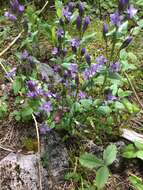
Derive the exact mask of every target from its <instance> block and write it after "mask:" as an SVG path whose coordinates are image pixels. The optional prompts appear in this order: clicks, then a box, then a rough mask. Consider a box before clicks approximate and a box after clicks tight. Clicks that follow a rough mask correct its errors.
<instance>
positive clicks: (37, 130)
mask: <svg viewBox="0 0 143 190" xmlns="http://www.w3.org/2000/svg"><path fill="white" fill-rule="evenodd" d="M32 117H33V120H34V122H35V127H36V134H37V143H38V157H39V162H38V165H39V185H40V190H42V178H41V162H40V154H41V149H40V135H39V129H38V128H39V127H38V123H37V121H36V118H35V116H34V114H32Z"/></svg>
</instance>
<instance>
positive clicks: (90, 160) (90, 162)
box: [79, 153, 103, 169]
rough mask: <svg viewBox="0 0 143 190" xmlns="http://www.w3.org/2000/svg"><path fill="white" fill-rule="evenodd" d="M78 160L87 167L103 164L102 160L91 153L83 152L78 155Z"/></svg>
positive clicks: (91, 167)
mask: <svg viewBox="0 0 143 190" xmlns="http://www.w3.org/2000/svg"><path fill="white" fill-rule="evenodd" d="M79 162H80V164H81V165H82V166H84V167H87V168H89V169H93V168H97V167H100V166H102V165H103V161H102V160H100V159H98V158H97V157H96V156H94V155H93V154H89V153H85V154H83V155H81V156H80V158H79Z"/></svg>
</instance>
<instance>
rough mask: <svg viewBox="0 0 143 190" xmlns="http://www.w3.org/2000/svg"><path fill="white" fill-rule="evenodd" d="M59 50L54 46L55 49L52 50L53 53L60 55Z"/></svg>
mask: <svg viewBox="0 0 143 190" xmlns="http://www.w3.org/2000/svg"><path fill="white" fill-rule="evenodd" d="M58 53H59V50H58V48H56V47H54V49H53V50H52V55H58Z"/></svg>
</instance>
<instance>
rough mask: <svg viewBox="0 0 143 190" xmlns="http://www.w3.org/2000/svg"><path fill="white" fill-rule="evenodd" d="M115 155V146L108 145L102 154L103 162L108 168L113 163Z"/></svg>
mask: <svg viewBox="0 0 143 190" xmlns="http://www.w3.org/2000/svg"><path fill="white" fill-rule="evenodd" d="M116 155H117V147H116V146H115V145H109V146H107V148H106V149H105V150H104V152H103V160H104V162H105V164H106V165H107V166H108V165H110V164H112V163H113V162H114V160H115V159H116Z"/></svg>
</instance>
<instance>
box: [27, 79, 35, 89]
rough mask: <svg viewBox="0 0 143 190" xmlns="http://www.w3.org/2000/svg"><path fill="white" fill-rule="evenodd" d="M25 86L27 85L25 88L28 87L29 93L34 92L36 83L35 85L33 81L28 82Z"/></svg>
mask: <svg viewBox="0 0 143 190" xmlns="http://www.w3.org/2000/svg"><path fill="white" fill-rule="evenodd" d="M26 84H27V86H28V88H29V90H30V91H35V90H36V83H35V81H33V80H29V81H27V82H26Z"/></svg>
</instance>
